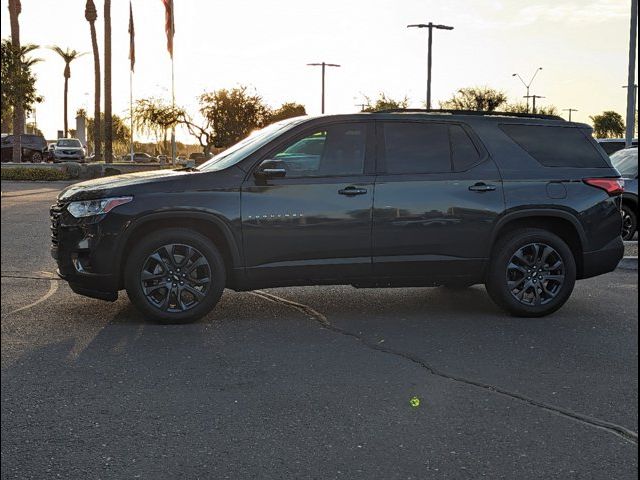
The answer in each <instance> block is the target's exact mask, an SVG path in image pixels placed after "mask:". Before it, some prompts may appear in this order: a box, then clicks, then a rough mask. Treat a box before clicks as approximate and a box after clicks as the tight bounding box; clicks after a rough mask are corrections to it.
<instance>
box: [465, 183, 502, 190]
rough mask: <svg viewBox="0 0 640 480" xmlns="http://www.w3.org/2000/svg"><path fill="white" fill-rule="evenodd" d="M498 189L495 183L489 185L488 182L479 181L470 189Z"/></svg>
mask: <svg viewBox="0 0 640 480" xmlns="http://www.w3.org/2000/svg"><path fill="white" fill-rule="evenodd" d="M495 189H496V186H495V185H487V184H486V183H482V182H478V183H476V184H475V185H471V186H470V187H469V190H471V191H472V192H493V191H494V190H495Z"/></svg>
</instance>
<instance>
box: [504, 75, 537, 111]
mask: <svg viewBox="0 0 640 480" xmlns="http://www.w3.org/2000/svg"><path fill="white" fill-rule="evenodd" d="M540 70H542V67H538V68H537V69H536V71H535V72H533V76H532V77H531V80H529V83H527V82H525V81H524V80H523V79H522V77H521V76H520V75H519V74H517V73H514V74H513V75H511V76H512V77H518V78H519V79H520V81H521V82H522V84H523V85H524V86H525V88H526V89H527V96H526V97H525V98H526V99H527V113H529V87H531V84H532V83H533V79H534V78H536V75H538V72H539V71H540ZM534 109H535V107H534ZM534 113H535V111H534Z"/></svg>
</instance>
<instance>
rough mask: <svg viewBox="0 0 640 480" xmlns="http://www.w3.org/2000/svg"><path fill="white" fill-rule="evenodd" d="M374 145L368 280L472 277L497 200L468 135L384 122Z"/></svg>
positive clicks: (486, 161)
mask: <svg viewBox="0 0 640 480" xmlns="http://www.w3.org/2000/svg"><path fill="white" fill-rule="evenodd" d="M377 140H378V142H377V146H378V158H379V159H380V161H379V169H380V171H379V175H378V177H377V180H376V195H375V201H374V211H373V265H374V273H375V274H376V276H394V277H398V276H400V277H402V276H409V277H426V278H428V277H436V278H437V277H442V276H458V275H468V274H479V273H480V272H481V271H482V269H483V266H484V259H485V258H486V256H487V255H488V251H489V246H490V242H491V232H492V228H493V225H494V222H495V220H496V219H497V217H498V215H499V214H500V213H501V212H502V211H503V209H504V200H503V195H502V181H501V179H500V175H499V172H498V169H497V167H496V166H495V164H494V163H493V161H492V160H491V159H490V158H489V157H488V155H487V153H486V151H485V150H484V148H483V147H482V146H481V144H480V142H479V141H478V140H477V138H476V137H475V135H474V134H473V132H472V131H471V130H470V129H469V127H466V126H464V125H462V124H456V123H444V122H433V121H421V122H420V121H416V122H409V121H388V122H380V123H378V127H377Z"/></svg>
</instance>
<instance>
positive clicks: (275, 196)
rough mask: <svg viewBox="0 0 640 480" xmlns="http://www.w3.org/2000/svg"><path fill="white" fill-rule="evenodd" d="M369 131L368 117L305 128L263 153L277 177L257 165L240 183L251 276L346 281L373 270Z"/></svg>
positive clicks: (273, 280) (266, 279)
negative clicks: (275, 171)
mask: <svg viewBox="0 0 640 480" xmlns="http://www.w3.org/2000/svg"><path fill="white" fill-rule="evenodd" d="M372 132H373V124H372V123H369V124H368V123H364V122H355V123H333V124H330V125H326V126H320V127H315V128H311V129H307V130H305V131H303V132H301V133H300V134H299V135H298V136H296V137H295V138H294V139H293V140H291V141H290V142H288V143H287V144H286V145H284V146H282V147H280V148H278V149H276V150H275V151H273V152H271V153H269V154H268V155H267V156H266V157H265V160H268V163H269V165H270V166H271V167H277V170H278V171H279V175H280V176H278V177H276V176H269V175H267V174H263V172H261V171H260V169H261V167H260V165H258V166H256V171H255V172H253V174H252V175H251V176H250V177H249V178H248V179H247V180H246V181H245V184H244V185H243V188H242V235H243V243H244V252H245V265H246V271H247V276H248V279H249V280H250V281H252V282H253V283H256V284H263V285H267V284H269V283H274V284H277V283H291V284H295V283H315V282H318V281H327V282H329V281H330V282H332V283H341V282H345V283H348V279H352V278H358V277H362V276H367V275H369V274H370V273H371V268H372V267H371V218H372V208H373V187H374V178H375V175H374V172H373V167H372V166H371V164H370V162H371V161H372V155H371V152H372V151H373V150H374V149H373V148H372V145H373V135H372ZM259 163H264V162H259ZM282 170H284V172H283V171H282ZM272 171H273V170H272ZM264 172H266V170H264ZM281 175H284V176H281Z"/></svg>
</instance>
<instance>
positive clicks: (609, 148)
mask: <svg viewBox="0 0 640 480" xmlns="http://www.w3.org/2000/svg"><path fill="white" fill-rule="evenodd" d="M599 143H600V146H601V147H602V149H603V150H604V151H605V152H607V155H611V154H612V153H615V152H617V151H618V150H621V149H623V148H624V142H599Z"/></svg>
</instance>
